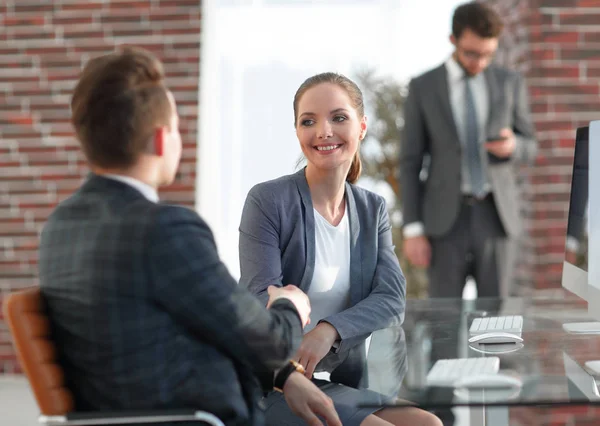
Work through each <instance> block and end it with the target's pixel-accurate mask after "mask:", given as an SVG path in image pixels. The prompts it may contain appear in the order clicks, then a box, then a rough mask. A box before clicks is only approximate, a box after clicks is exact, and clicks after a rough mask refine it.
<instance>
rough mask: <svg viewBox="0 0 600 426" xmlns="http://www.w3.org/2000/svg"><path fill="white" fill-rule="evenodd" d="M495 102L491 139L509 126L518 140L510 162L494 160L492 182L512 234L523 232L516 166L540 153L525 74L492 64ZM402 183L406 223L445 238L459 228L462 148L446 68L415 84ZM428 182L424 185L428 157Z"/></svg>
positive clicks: (489, 82) (490, 73)
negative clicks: (523, 76) (423, 176)
mask: <svg viewBox="0 0 600 426" xmlns="http://www.w3.org/2000/svg"><path fill="white" fill-rule="evenodd" d="M484 76H485V78H486V81H487V87H488V91H489V99H490V115H489V117H488V120H487V129H486V134H485V136H486V137H493V136H496V135H497V134H498V133H499V131H500V129H502V128H504V127H508V128H510V129H512V130H513V132H514V133H515V135H516V139H517V148H516V151H515V153H514V154H513V156H512V157H511V159H510V160H509V161H502V162H490V163H489V168H488V170H489V178H490V184H491V186H492V192H493V194H494V199H495V201H496V206H497V208H498V213H499V215H500V219H501V220H502V224H503V225H504V229H505V230H506V232H507V234H508V235H510V236H518V235H519V233H520V232H521V220H520V211H521V203H520V194H519V188H518V185H517V180H516V176H517V173H518V169H517V167H516V166H518V165H520V164H523V163H526V162H532V161H533V160H534V159H535V156H536V151H537V142H536V140H535V139H534V129H533V124H532V121H531V115H530V112H529V104H528V100H527V94H526V87H525V84H524V82H523V79H522V78H521V76H520V74H518V73H517V72H514V71H510V70H507V69H504V68H499V67H495V66H490V67H488V68H487V69H486V70H485V71H484ZM404 110H405V112H404V114H405V115H404V121H405V126H404V135H403V138H402V152H401V157H400V183H401V186H402V198H403V199H402V205H403V217H404V223H411V222H423V224H424V226H425V233H426V234H427V235H429V236H433V237H439V236H443V235H444V234H445V233H447V232H448V231H449V230H450V228H451V227H452V225H453V224H454V222H455V220H456V218H457V216H458V212H459V209H460V206H461V197H462V192H461V162H462V154H461V150H462V147H461V144H460V140H459V137H458V133H457V130H456V126H455V123H454V118H453V116H452V109H451V106H450V95H449V92H448V79H447V74H446V67H445V65H441V66H439V67H437V68H435V69H433V70H431V71H429V72H427V73H425V74H423V75H421V76H419V77H417V78H415V79H413V80H412V81H411V82H410V86H409V94H408V98H407V100H406V103H405V106H404ZM426 157H429V159H430V163H429V166H428V178H427V179H426V181H425V182H421V180H420V173H421V170H422V168H423V164H424V158H426Z"/></svg>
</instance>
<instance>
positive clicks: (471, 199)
mask: <svg viewBox="0 0 600 426" xmlns="http://www.w3.org/2000/svg"><path fill="white" fill-rule="evenodd" d="M491 196H492V193H491V192H488V193H487V194H485V195H484V196H482V197H476V196H475V195H472V194H463V202H464V203H465V204H467V205H469V206H472V205H474V204H477V203H481V202H482V201H485V200H487V199H488V198H490V197H491Z"/></svg>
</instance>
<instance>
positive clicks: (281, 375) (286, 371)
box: [273, 359, 306, 393]
mask: <svg viewBox="0 0 600 426" xmlns="http://www.w3.org/2000/svg"><path fill="white" fill-rule="evenodd" d="M294 371H297V372H298V373H300V374H304V373H305V372H306V371H305V370H304V367H303V366H302V364H300V363H298V362H296V361H294V360H293V359H290V361H289V362H288V363H287V364H286V365H285V366H283V368H282V369H281V370H279V371H278V372H277V374H276V375H275V379H274V380H273V389H275V390H276V391H278V392H281V393H283V385H285V381H286V380H287V379H288V377H290V374H292V373H293V372H294Z"/></svg>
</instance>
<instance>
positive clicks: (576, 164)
mask: <svg viewBox="0 0 600 426" xmlns="http://www.w3.org/2000/svg"><path fill="white" fill-rule="evenodd" d="M588 165H589V128H588V127H580V128H579V129H577V132H576V136H575V153H574V156H573V175H572V178H571V195H570V199H569V213H568V222H567V238H566V244H565V259H564V264H563V276H562V285H563V287H565V288H566V289H568V290H570V291H572V292H573V293H575V294H576V295H578V296H579V297H582V298H584V299H587V290H588V289H587V286H588V220H587V218H588V214H587V211H588V180H589V167H588Z"/></svg>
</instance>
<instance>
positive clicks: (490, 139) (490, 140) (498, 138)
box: [486, 136, 508, 142]
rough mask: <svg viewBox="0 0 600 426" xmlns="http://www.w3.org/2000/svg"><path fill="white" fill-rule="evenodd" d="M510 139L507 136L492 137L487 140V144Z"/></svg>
mask: <svg viewBox="0 0 600 426" xmlns="http://www.w3.org/2000/svg"><path fill="white" fill-rule="evenodd" d="M506 139H508V137H507V136H490V137H488V138H487V140H486V142H499V141H504V140H506Z"/></svg>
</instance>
